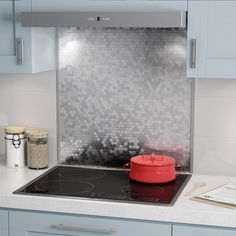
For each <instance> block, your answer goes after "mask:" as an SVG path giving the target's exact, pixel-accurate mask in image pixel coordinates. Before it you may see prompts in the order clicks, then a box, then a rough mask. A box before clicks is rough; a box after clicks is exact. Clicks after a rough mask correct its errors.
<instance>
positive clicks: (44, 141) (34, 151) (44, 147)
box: [26, 129, 48, 169]
mask: <svg viewBox="0 0 236 236" xmlns="http://www.w3.org/2000/svg"><path fill="white" fill-rule="evenodd" d="M26 137H27V163H28V167H29V168H30V169H44V168H47V167H48V131H47V130H43V129H32V130H27V131H26Z"/></svg>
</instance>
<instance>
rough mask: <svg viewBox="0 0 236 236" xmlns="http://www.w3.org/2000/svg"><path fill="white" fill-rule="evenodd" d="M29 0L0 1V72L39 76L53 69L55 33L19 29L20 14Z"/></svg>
mask: <svg viewBox="0 0 236 236" xmlns="http://www.w3.org/2000/svg"><path fill="white" fill-rule="evenodd" d="M31 4H32V2H31V0H20V1H14V0H2V1H0V35H1V37H0V73H1V74H5V73H6V74H19V73H23V74H24V73H25V74H27V73H38V72H43V71H49V70H54V69H56V32H55V29H51V28H24V27H21V22H20V15H21V12H24V11H31V9H32V5H31Z"/></svg>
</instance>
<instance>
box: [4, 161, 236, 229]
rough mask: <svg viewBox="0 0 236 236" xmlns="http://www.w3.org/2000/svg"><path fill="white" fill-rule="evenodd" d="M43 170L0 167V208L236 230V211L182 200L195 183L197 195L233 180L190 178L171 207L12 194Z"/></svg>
mask: <svg viewBox="0 0 236 236" xmlns="http://www.w3.org/2000/svg"><path fill="white" fill-rule="evenodd" d="M45 171H46V170H39V171H38V170H30V169H28V168H23V169H14V168H7V167H5V166H4V165H0V208H15V209H26V210H37V211H50V212H62V213H75V214H85V215H97V216H108V217H120V218H131V219H143V220H154V221H162V222H177V223H190V224H202V225H213V226H226V227H236V210H232V209H227V208H223V207H219V206H213V205H209V204H205V203H198V202H194V201H191V200H189V197H184V193H186V192H188V191H189V190H190V189H191V188H192V186H193V185H194V183H196V182H200V181H204V182H206V186H205V187H202V188H201V189H199V190H198V191H196V192H195V194H198V193H202V192H205V191H207V190H210V189H212V188H214V187H217V186H219V185H222V184H225V183H228V182H231V183H234V184H236V177H227V176H210V175H209V176H208V175H193V176H192V178H191V179H190V180H189V182H188V184H187V186H186V187H185V189H184V191H183V192H182V194H181V195H180V197H179V198H178V199H177V201H176V203H175V204H174V206H158V205H149V204H133V203H118V202H106V201H96V200H86V199H72V198H59V197H58V198H57V197H39V196H24V195H15V194H12V192H13V191H15V190H16V189H18V188H20V187H22V186H23V185H25V184H26V183H28V182H29V181H31V180H33V179H34V178H36V177H37V176H39V175H40V174H42V173H44V172H45Z"/></svg>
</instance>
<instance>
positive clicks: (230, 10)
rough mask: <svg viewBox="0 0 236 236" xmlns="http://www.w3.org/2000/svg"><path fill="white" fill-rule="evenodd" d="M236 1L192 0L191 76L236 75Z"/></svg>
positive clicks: (219, 76)
mask: <svg viewBox="0 0 236 236" xmlns="http://www.w3.org/2000/svg"><path fill="white" fill-rule="evenodd" d="M235 12H236V1H195V0H190V1H189V9H188V77H195V78H236V47H235V42H236V31H235V30H234V29H235V28H236V14H235Z"/></svg>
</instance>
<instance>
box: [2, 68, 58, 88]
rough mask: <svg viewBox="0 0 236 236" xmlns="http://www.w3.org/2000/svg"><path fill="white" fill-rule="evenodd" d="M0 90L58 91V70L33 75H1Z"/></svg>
mask: <svg viewBox="0 0 236 236" xmlns="http://www.w3.org/2000/svg"><path fill="white" fill-rule="evenodd" d="M0 90H3V91H8V90H17V91H19V90H24V91H31V92H32V91H50V92H54V93H56V72H55V71H49V72H43V73H38V74H33V75H26V74H25V75H21V74H20V75H18V74H17V75H0Z"/></svg>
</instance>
